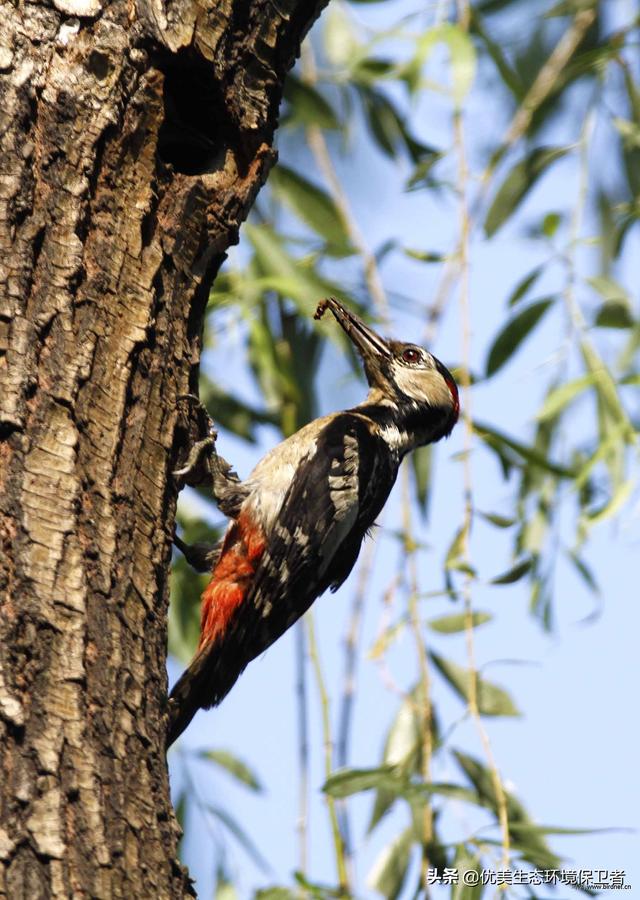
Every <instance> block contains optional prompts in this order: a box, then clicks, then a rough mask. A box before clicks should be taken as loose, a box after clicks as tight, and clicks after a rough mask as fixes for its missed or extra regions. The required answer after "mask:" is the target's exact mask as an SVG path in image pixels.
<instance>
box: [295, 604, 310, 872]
mask: <svg viewBox="0 0 640 900" xmlns="http://www.w3.org/2000/svg"><path fill="white" fill-rule="evenodd" d="M295 642H296V693H297V697H298V767H299V768H298V771H299V776H298V777H299V788H298V791H299V796H298V822H297V828H296V830H297V832H298V854H299V855H298V865H299V867H300V871H301V872H302V874H303V875H304V874H305V873H306V871H307V864H308V856H309V848H308V841H309V835H308V827H309V724H308V723H309V715H308V702H307V679H306V659H305V650H306V647H305V634H304V626H303V624H302V622H297V623H296V626H295Z"/></svg>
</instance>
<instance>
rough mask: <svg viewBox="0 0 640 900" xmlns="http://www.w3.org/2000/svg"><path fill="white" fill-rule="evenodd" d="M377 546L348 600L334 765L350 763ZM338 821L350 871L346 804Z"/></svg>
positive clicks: (373, 546) (373, 545)
mask: <svg viewBox="0 0 640 900" xmlns="http://www.w3.org/2000/svg"><path fill="white" fill-rule="evenodd" d="M376 547H377V544H376V542H375V541H369V543H368V544H367V546H366V547H365V550H364V553H363V555H362V561H361V563H360V569H359V571H358V583H357V585H356V589H355V591H354V592H353V597H352V601H351V614H350V617H349V625H348V628H347V635H346V637H345V642H344V644H345V646H344V676H343V679H342V685H343V687H342V698H341V702H340V715H339V724H338V739H337V742H336V765H337V766H338V767H342V766H346V765H347V764H348V762H349V743H350V738H351V725H352V722H353V709H354V700H355V692H356V664H357V661H358V647H359V644H360V632H361V626H362V615H363V612H364V601H365V596H366V591H367V586H368V584H369V579H370V577H371V571H372V569H373V563H374V560H375V554H376ZM338 821H339V824H340V832H341V834H342V839H343V841H344V846H345V854H346V856H347V865H348V867H349V869H351V870H352V869H353V866H354V858H353V847H352V844H351V828H350V823H349V813H348V808H347V804H346V802H345V801H340V802H339V803H338Z"/></svg>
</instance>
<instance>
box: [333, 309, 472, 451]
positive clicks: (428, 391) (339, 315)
mask: <svg viewBox="0 0 640 900" xmlns="http://www.w3.org/2000/svg"><path fill="white" fill-rule="evenodd" d="M327 309H330V310H331V312H332V313H333V315H334V317H335V318H336V320H337V321H338V322H339V323H340V325H341V326H342V328H343V329H344V331H345V332H346V334H347V335H348V336H349V338H350V339H351V341H352V343H353V344H354V346H355V347H356V349H357V350H358V352H359V354H360V356H361V357H362V361H363V363H364V370H365V374H366V376H367V381H368V382H369V387H370V388H371V390H370V392H369V401H372V402H374V403H382V404H387V405H392V406H396V407H407V406H408V407H413V408H414V409H416V410H417V409H420V408H427V409H429V410H433V411H436V410H437V411H438V412H441V413H443V414H445V422H444V423H443V429H442V434H449V433H450V432H451V429H452V428H453V426H454V425H455V424H456V422H457V421H458V415H459V412H460V400H459V396H458V387H457V385H456V383H455V381H454V378H453V375H452V374H451V372H450V371H449V370H448V369H447V367H446V366H444V365H443V364H442V363H441V362H440V360H439V359H437V358H436V357H435V356H433V354H431V353H429V351H428V350H425V349H424V348H423V347H419V346H418V345H416V344H406V343H404V342H402V341H393V340H389V339H387V338H383V337H380V335H379V334H376V332H375V331H373V329H371V328H369V326H368V325H365V323H364V322H363V321H362V319H360V318H358V316H356V315H355V314H354V313H352V312H351V311H350V310H348V309H346V308H345V307H344V306H343V305H342V304H341V303H340V302H339V301H338V300H336V299H334V298H333V297H329V298H328V299H326V300H323V301H321V303H319V304H318V309H317V311H316V315H315V317H316V319H319V318H321V316H322V315H323V313H324V312H325V310H327Z"/></svg>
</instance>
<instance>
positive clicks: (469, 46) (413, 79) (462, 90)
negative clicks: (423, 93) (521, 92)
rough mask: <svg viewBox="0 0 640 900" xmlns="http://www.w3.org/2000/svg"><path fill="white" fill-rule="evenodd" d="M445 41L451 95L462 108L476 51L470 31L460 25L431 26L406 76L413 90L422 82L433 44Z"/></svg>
mask: <svg viewBox="0 0 640 900" xmlns="http://www.w3.org/2000/svg"><path fill="white" fill-rule="evenodd" d="M438 44H445V45H446V47H447V49H448V51H449V58H450V60H451V95H452V99H453V104H454V107H455V108H456V109H460V108H461V106H462V104H463V102H464V100H465V97H466V96H467V94H468V93H469V91H470V89H471V86H472V85H473V81H474V78H475V74H476V67H477V59H476V51H475V47H474V46H473V42H472V40H471V38H470V37H469V34H468V33H467V32H466V31H465V30H464V29H463V28H462V27H461V26H460V25H457V24H454V23H452V22H443V23H442V24H440V25H434V26H433V27H432V28H430V29H428V30H427V31H426V32H425V33H424V35H423V36H422V37H421V38H419V40H418V43H417V49H416V54H415V56H414V58H413V59H412V60H411V61H410V62H409V63H408V64H407V65H406V66H405V67H404V78H405V80H406V81H407V84H408V85H409V89H410V90H415V89H416V88H417V87H418V86H419V85H420V73H421V70H422V68H423V66H424V64H425V62H426V61H427V59H428V57H429V56H430V54H431V52H432V50H433V49H434V47H436V46H437V45H438Z"/></svg>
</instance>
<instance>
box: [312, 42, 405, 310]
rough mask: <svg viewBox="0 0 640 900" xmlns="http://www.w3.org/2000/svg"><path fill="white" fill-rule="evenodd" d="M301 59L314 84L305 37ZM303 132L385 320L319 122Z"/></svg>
mask: <svg viewBox="0 0 640 900" xmlns="http://www.w3.org/2000/svg"><path fill="white" fill-rule="evenodd" d="M301 61H302V75H303V78H304V80H305V81H306V82H307V83H309V84H315V83H316V81H317V72H316V64H315V59H314V56H313V49H312V47H311V44H310V43H309V42H308V41H306V42H305V43H304V44H303V45H302V51H301ZM306 136H307V143H308V144H309V148H310V149H311V152H312V153H313V157H314V159H315V161H316V163H317V165H318V168H319V170H320V171H321V172H322V176H323V178H324V179H325V181H326V183H327V187H328V188H329V192H330V194H331V197H332V199H333V202H334V203H335V205H336V207H337V208H338V211H339V212H340V215H341V216H342V219H343V221H344V225H345V228H346V230H347V234H348V235H349V238H350V240H351V243H352V244H353V246H354V247H355V249H356V250H357V251H358V255H359V256H360V258H361V260H362V266H363V270H364V279H365V283H366V285H367V290H368V291H369V294H370V295H371V299H372V300H373V302H374V304H375V305H376V308H377V310H378V314H379V316H380V317H381V318H382V320H383V321H385V322H386V321H387V320H388V318H389V301H388V300H387V295H386V292H385V289H384V285H383V284H382V278H381V277H380V272H379V270H378V264H377V262H376V258H375V256H374V254H373V253H372V252H371V250H370V249H369V245H368V244H367V242H366V240H365V238H364V236H363V234H362V231H361V230H360V226H359V225H358V223H357V221H356V218H355V216H354V214H353V211H352V209H351V206H350V204H349V199H348V197H347V194H346V192H345V190H344V189H343V187H342V184H341V182H340V179H339V178H338V174H337V172H336V169H335V166H334V165H333V160H332V159H331V154H330V153H329V147H328V146H327V142H326V140H325V136H324V132H323V131H322V129H321V128H320V127H319V126H318V125H309V126H307V128H306Z"/></svg>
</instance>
